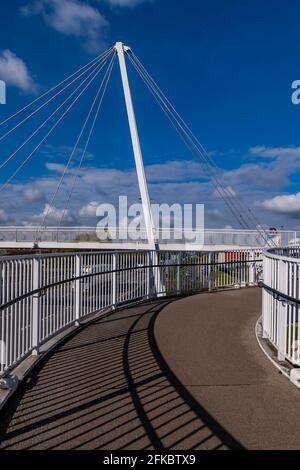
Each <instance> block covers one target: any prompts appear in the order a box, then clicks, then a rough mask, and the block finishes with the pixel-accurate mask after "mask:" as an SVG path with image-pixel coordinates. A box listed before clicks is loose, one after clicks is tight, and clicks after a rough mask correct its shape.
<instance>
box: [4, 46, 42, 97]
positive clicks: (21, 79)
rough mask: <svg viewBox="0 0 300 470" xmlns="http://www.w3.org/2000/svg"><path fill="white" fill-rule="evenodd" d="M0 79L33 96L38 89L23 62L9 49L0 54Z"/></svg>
mask: <svg viewBox="0 0 300 470" xmlns="http://www.w3.org/2000/svg"><path fill="white" fill-rule="evenodd" d="M0 79H1V80H4V81H5V82H6V83H7V85H11V86H14V87H16V88H18V89H19V90H21V91H22V92H24V93H28V94H35V93H37V92H38V89H39V86H38V84H37V83H36V82H35V80H34V78H33V76H32V75H31V73H30V71H29V69H28V67H27V65H26V64H25V62H24V61H23V60H22V59H20V57H18V56H17V55H16V54H14V53H13V52H12V51H10V50H9V49H5V50H4V51H2V52H1V53H0Z"/></svg>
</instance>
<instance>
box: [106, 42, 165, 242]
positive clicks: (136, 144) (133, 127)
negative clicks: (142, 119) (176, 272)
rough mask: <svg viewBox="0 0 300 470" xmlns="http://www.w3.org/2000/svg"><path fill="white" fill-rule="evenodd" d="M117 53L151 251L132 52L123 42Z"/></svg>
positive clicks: (152, 232) (152, 231)
mask: <svg viewBox="0 0 300 470" xmlns="http://www.w3.org/2000/svg"><path fill="white" fill-rule="evenodd" d="M115 51H116V53H117V54H118V58H119V64H120V70H121V77H122V84H123V90H124V96H125V102H126V109H127V116H128V122H129V128H130V134H131V141H132V147H133V153H134V158H135V165H136V171H137V177H138V184H139V190H140V195H141V200H142V205H143V214H144V219H145V226H146V231H147V238H148V242H149V245H150V248H151V249H153V250H154V249H155V244H156V243H155V239H156V237H155V227H154V222H153V216H152V211H151V203H150V197H149V192H148V186H147V180H146V175H145V169H144V164H143V156H142V150H141V144H140V139H139V134H138V129H137V124H136V119H135V113H134V107H133V102H132V96H131V91H130V85H129V80H128V74H127V68H126V61H125V54H127V53H128V52H129V51H130V48H129V47H127V46H125V45H124V44H123V43H122V42H117V43H116V45H115Z"/></svg>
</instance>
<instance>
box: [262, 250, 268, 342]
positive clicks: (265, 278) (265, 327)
mask: <svg viewBox="0 0 300 470" xmlns="http://www.w3.org/2000/svg"><path fill="white" fill-rule="evenodd" d="M263 281H264V283H265V284H266V285H268V286H269V285H270V260H269V259H268V258H267V257H266V255H263ZM269 296H270V294H269V293H268V292H267V291H266V289H263V293H262V337H263V338H264V339H265V338H268V331H269V326H268V324H267V322H268V318H269V315H270V313H269V309H270V306H269V305H270V303H269Z"/></svg>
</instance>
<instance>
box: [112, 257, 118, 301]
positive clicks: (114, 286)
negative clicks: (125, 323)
mask: <svg viewBox="0 0 300 470" xmlns="http://www.w3.org/2000/svg"><path fill="white" fill-rule="evenodd" d="M112 257H113V259H112V270H113V273H112V308H113V309H115V308H116V306H117V254H116V253H113V255H112Z"/></svg>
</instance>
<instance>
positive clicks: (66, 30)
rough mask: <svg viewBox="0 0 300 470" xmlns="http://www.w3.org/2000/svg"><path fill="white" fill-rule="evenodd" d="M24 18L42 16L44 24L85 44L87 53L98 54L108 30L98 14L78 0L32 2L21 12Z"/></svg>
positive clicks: (90, 6)
mask: <svg viewBox="0 0 300 470" xmlns="http://www.w3.org/2000/svg"><path fill="white" fill-rule="evenodd" d="M21 13H22V14H23V15H24V16H33V15H39V16H41V17H42V18H43V19H44V21H45V22H46V24H47V25H48V26H50V27H51V28H53V29H54V30H55V31H58V32H59V33H61V34H65V35H67V36H74V37H76V38H79V39H82V40H83V41H84V45H85V48H86V50H87V51H88V52H90V53H95V52H98V51H99V48H102V47H103V45H104V38H105V34H106V30H107V28H108V26H109V23H108V21H107V20H106V18H105V17H104V16H103V15H102V14H101V13H100V11H99V10H98V9H97V8H95V7H93V6H92V5H90V4H89V3H86V2H81V1H79V0H34V1H32V2H30V3H28V4H27V5H25V6H23V7H22V8H21Z"/></svg>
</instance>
